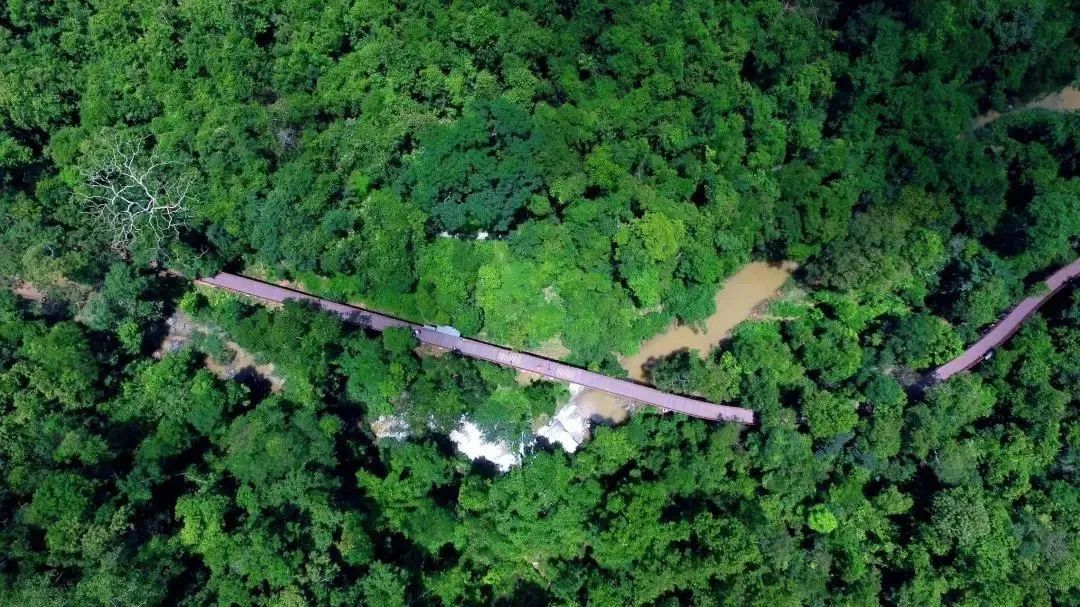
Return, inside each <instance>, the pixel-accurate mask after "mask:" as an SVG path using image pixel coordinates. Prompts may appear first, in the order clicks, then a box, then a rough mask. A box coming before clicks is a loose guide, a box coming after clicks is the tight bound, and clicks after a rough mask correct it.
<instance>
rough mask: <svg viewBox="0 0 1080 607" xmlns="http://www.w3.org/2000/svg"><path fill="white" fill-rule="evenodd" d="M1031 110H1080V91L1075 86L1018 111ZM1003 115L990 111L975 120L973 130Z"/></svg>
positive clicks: (1046, 96)
mask: <svg viewBox="0 0 1080 607" xmlns="http://www.w3.org/2000/svg"><path fill="white" fill-rule="evenodd" d="M1031 108H1040V109H1044V110H1050V111H1052V112H1070V111H1073V110H1080V89H1078V88H1076V87H1074V86H1067V87H1065V88H1063V89H1061V90H1060V91H1058V92H1056V93H1050V94H1049V95H1044V96H1042V97H1039V98H1038V99H1035V100H1033V101H1030V102H1028V103H1025V104H1024V105H1022V106H1020V107H1019V108H1016V110H1013V111H1017V110H1026V109H1031ZM1001 116H1002V113H1001V112H998V111H996V110H990V111H989V112H987V113H985V114H983V115H982V116H979V117H977V118H975V121H974V122H973V123H972V125H971V126H972V128H976V129H977V128H979V127H983V126H986V125H988V124H990V123H991V122H993V121H995V120H997V119H998V118H1001Z"/></svg>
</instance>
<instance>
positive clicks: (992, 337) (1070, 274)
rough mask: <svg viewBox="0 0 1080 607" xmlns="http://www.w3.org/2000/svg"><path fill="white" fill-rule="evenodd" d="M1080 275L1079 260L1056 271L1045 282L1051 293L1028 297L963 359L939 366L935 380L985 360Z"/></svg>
mask: <svg viewBox="0 0 1080 607" xmlns="http://www.w3.org/2000/svg"><path fill="white" fill-rule="evenodd" d="M1077 276H1080V259H1077V260H1075V261H1073V262H1072V263H1070V264H1069V265H1067V266H1065V267H1063V268H1061V269H1059V270H1058V271H1057V272H1054V273H1053V274H1051V275H1050V277H1049V278H1047V279H1046V284H1047V286H1049V290H1048V291H1047V292H1046V293H1043V294H1042V295H1035V296H1033V297H1028V298H1027V299H1025V300H1024V301H1021V302H1020V303H1019V304H1017V306H1016V307H1015V308H1013V309H1012V310H1011V311H1010V312H1009V314H1008V315H1007V316H1005V318H1003V319H1002V320H1001V322H999V323H998V324H997V326H995V327H994V328H993V329H991V330H990V331H988V332H987V333H986V334H985V335H983V336H982V338H981V339H979V341H977V342H975V343H974V344H973V345H972V346H971V347H970V348H968V349H967V350H966V351H964V353H963V354H961V355H960V356H958V357H956V358H954V359H952V360H950V361H949V362H947V363H945V364H944V365H941V366H940V367H938V368H937V369H936V370H935V371H934V374H933V378H934V379H935V380H936V381H945V380H946V379H949V378H950V377H952V376H953V375H956V374H957V373H960V372H961V371H966V370H968V369H970V368H972V367H974V366H975V365H977V364H978V363H979V361H981V360H983V359H984V358H986V355H987V354H988V353H989V352H990V351H991V350H993V349H994V348H996V347H997V346H999V345H1000V344H1001V343H1002V342H1004V341H1005V340H1007V339H1009V338H1010V337H1012V335H1013V333H1016V332H1017V331H1018V330H1019V329H1020V325H1021V324H1022V323H1023V322H1024V320H1026V319H1027V317H1028V316H1031V315H1032V314H1034V313H1035V311H1036V310H1038V309H1039V308H1040V307H1041V306H1042V305H1043V304H1044V303H1046V300H1048V299H1050V298H1051V297H1052V296H1053V295H1054V294H1055V293H1057V292H1058V291H1060V290H1061V289H1062V288H1063V287H1064V286H1065V285H1066V284H1067V283H1068V282H1069V281H1070V280H1072V279H1073V278H1076V277H1077Z"/></svg>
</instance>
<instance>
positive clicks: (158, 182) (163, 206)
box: [79, 135, 193, 252]
mask: <svg viewBox="0 0 1080 607" xmlns="http://www.w3.org/2000/svg"><path fill="white" fill-rule="evenodd" d="M144 142H145V138H134V137H124V136H120V135H112V136H109V137H107V139H106V140H105V142H104V145H103V146H102V147H101V148H100V151H99V152H98V153H96V154H94V155H93V156H92V158H91V159H90V162H89V163H88V168H86V169H84V170H83V174H84V177H85V179H86V188H85V190H84V191H82V192H80V193H79V197H80V198H81V199H82V201H83V204H84V210H85V212H87V213H89V214H90V215H92V216H93V217H94V218H96V219H97V220H98V221H99V222H100V223H101V225H102V227H103V228H104V229H105V230H106V231H107V234H108V237H109V240H110V243H111V245H112V247H113V248H114V249H116V250H119V251H127V252H130V251H131V248H132V246H133V245H134V244H135V242H136V241H143V242H146V243H147V244H149V245H150V246H152V247H155V248H156V249H158V250H160V249H161V248H162V247H163V245H164V244H165V242H166V241H167V240H168V239H170V238H172V237H175V236H176V235H177V234H178V232H179V229H180V227H181V226H182V225H183V224H184V218H185V216H186V215H187V212H188V208H189V206H190V203H191V200H190V197H189V192H190V190H191V185H192V183H193V180H192V179H191V177H190V176H188V175H184V174H181V175H175V174H174V172H173V171H171V170H170V169H169V166H170V165H173V164H175V162H173V161H169V160H166V159H164V158H162V157H161V156H160V155H158V154H157V153H156V152H152V153H149V154H148V153H147V152H146V151H145V146H144Z"/></svg>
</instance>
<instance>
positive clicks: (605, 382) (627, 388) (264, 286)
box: [197, 273, 754, 424]
mask: <svg viewBox="0 0 1080 607" xmlns="http://www.w3.org/2000/svg"><path fill="white" fill-rule="evenodd" d="M197 282H198V283H199V284H202V285H205V286H207V287H213V288H217V289H225V290H228V291H232V292H235V293H241V294H243V295H248V296H251V297H256V298H259V299H262V300H266V301H271V302H277V303H283V302H285V301H286V300H290V299H292V300H299V301H307V302H310V303H312V304H314V305H315V306H318V307H319V308H322V309H323V310H326V311H328V312H333V313H335V314H337V315H339V316H341V317H342V318H343V319H344V320H345V321H347V322H350V323H354V324H358V325H361V326H364V327H367V328H369V329H371V330H374V331H383V330H385V329H388V328H391V327H400V328H406V329H410V330H411V331H412V332H413V335H415V336H416V338H417V339H418V340H419V341H420V342H421V343H424V344H429V345H432V346H435V347H438V348H444V349H446V350H451V351H454V352H457V353H459V354H461V355H463V356H469V357H472V358H478V359H481V360H487V361H490V362H493V363H498V364H500V365H506V366H509V367H514V368H517V369H521V370H523V371H530V372H532V373H538V374H540V375H543V376H545V377H549V378H551V379H555V380H559V381H567V382H573V383H576V384H581V385H583V386H586V387H588V388H593V389H596V390H601V391H603V392H608V393H610V394H614V395H616V396H621V397H623V398H628V399H631V400H635V401H638V402H643V403H648V404H651V405H655V406H657V407H660V408H662V409H667V410H670V411H678V412H680V413H685V414H687V415H692V416H694V417H700V418H702V419H708V420H714V421H729V422H738V423H742V424H753V423H754V412H753V411H750V410H749V409H742V408H739V407H728V406H725V405H714V404H713V403H708V402H705V401H700V400H696V399H693V398H687V397H685V396H679V395H677V394H669V393H667V392H661V391H660V390H657V389H655V388H650V387H648V386H643V385H641V384H637V383H634V382H631V381H627V380H624V379H616V378H614V377H608V376H606V375H601V374H599V373H594V372H592V371H589V370H587V369H581V368H578V367H574V366H571V365H567V364H565V363H561V362H558V361H554V360H550V359H547V358H543V357H540V356H536V355H534V354H528V353H525V352H517V351H514V350H510V349H508V348H503V347H501V346H495V345H492V344H489V343H486V342H482V341H480V340H476V339H469V338H467V337H458V336H455V335H449V334H447V333H442V332H439V331H436V330H434V329H433V328H432V327H428V326H424V325H418V324H414V323H410V322H407V321H404V320H401V319H398V318H394V317H392V316H387V315H385V314H379V313H378V312H371V311H369V310H365V309H363V308H357V307H355V306H349V305H346V304H342V303H337V302H333V301H329V300H326V299H322V298H319V297H314V296H312V295H308V294H307V293H302V292H300V291H295V290H293V289H288V288H285V287H281V286H277V285H272V284H268V283H265V282H261V281H258V280H254V279H251V278H246V277H244V276H238V275H236V274H228V273H222V274H218V275H217V276H214V277H212V278H204V279H202V280H199V281H197Z"/></svg>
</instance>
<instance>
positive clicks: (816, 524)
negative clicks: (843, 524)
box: [806, 504, 840, 533]
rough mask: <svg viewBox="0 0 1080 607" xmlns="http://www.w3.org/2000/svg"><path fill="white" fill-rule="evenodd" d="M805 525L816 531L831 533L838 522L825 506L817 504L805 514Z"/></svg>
mask: <svg viewBox="0 0 1080 607" xmlns="http://www.w3.org/2000/svg"><path fill="white" fill-rule="evenodd" d="M806 525H807V526H808V527H810V528H811V529H813V530H814V531H817V532H818V533H832V532H833V531H836V528H837V527H838V526H839V525H840V522H839V521H837V520H836V515H834V514H833V513H832V512H831V511H830V510H829V508H828V507H827V506H824V505H821V504H818V505H817V506H814V507H813V508H811V509H810V512H809V514H807V515H806Z"/></svg>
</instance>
